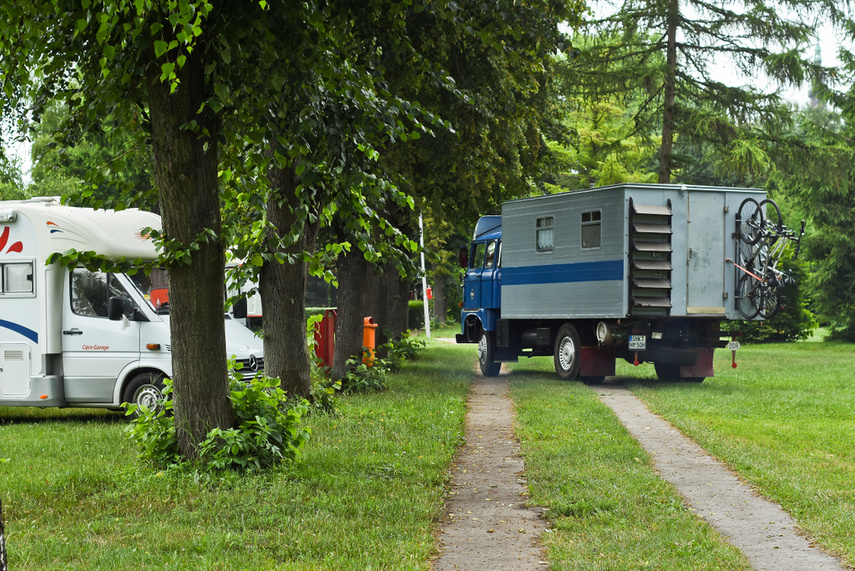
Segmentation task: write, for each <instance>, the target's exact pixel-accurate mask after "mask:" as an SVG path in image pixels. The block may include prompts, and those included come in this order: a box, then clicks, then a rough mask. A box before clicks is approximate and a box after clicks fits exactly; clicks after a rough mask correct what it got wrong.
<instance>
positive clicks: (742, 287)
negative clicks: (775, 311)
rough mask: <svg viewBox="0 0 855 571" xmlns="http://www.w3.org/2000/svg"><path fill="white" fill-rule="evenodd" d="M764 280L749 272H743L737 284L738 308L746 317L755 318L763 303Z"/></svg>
mask: <svg viewBox="0 0 855 571" xmlns="http://www.w3.org/2000/svg"><path fill="white" fill-rule="evenodd" d="M761 285H762V282H760V281H759V280H758V279H756V278H755V277H754V276H751V275H749V274H742V276H741V277H740V278H739V282H738V283H737V285H736V309H738V310H739V313H741V314H742V317H744V318H745V319H754V318H755V317H757V314H758V313H760V306H761V305H762V299H763V296H762V293H761V287H760V286H761Z"/></svg>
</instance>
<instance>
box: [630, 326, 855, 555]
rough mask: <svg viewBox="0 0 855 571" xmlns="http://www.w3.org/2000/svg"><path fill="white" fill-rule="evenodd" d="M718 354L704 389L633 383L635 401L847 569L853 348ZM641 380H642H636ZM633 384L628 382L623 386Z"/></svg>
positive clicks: (852, 503)
mask: <svg viewBox="0 0 855 571" xmlns="http://www.w3.org/2000/svg"><path fill="white" fill-rule="evenodd" d="M737 363H738V367H737V368H736V369H733V368H731V359H730V353H729V352H728V351H718V352H717V356H716V363H715V366H716V376H715V377H714V378H711V379H708V380H707V381H705V382H704V383H703V384H700V385H691V384H668V383H659V382H655V381H652V380H650V377H651V376H652V371H643V370H642V369H643V368H644V367H641V368H639V369H637V370H634V369H633V368H632V367H630V366H623V367H621V370H620V373H622V374H625V375H627V376H630V375H631V376H634V377H641V378H640V379H638V380H637V381H635V382H634V384H632V390H633V392H634V393H635V394H637V395H638V396H640V397H641V398H643V399H644V400H645V401H647V402H648V403H649V404H650V406H651V408H652V409H653V410H654V411H655V412H657V413H659V414H661V415H662V416H664V417H665V418H667V419H668V420H669V421H671V422H672V423H673V424H675V425H676V426H678V427H679V428H680V429H681V430H682V431H683V432H684V433H685V434H687V435H688V436H690V437H691V438H693V439H694V440H695V441H697V442H698V443H699V444H700V445H701V446H703V447H704V448H705V449H706V450H707V451H708V452H709V453H711V454H713V455H714V456H716V457H717V458H719V459H721V460H723V461H724V462H725V463H727V464H728V465H729V466H731V467H732V468H733V469H734V470H736V471H737V472H739V473H740V475H741V476H742V477H744V478H745V479H746V480H748V481H749V482H751V483H752V484H753V485H754V486H756V488H757V489H758V490H759V491H760V492H761V493H762V494H764V495H766V496H767V497H769V498H771V499H772V500H774V501H776V502H778V503H780V504H781V506H783V508H784V509H785V510H786V511H787V512H789V513H790V514H792V515H793V516H794V517H795V518H796V519H797V520H798V521H799V523H800V525H801V526H802V527H803V528H804V529H805V530H807V531H808V532H809V533H810V535H811V536H812V537H813V538H814V539H816V540H817V541H818V542H819V543H820V544H822V545H823V546H824V547H826V548H828V549H829V550H831V551H832V552H835V553H837V554H840V555H842V556H843V557H844V558H845V559H846V560H847V561H848V563H849V564H850V565H855V540H853V535H852V530H853V529H855V429H853V427H855V390H853V388H855V387H853V373H852V370H853V364H855V347H853V346H852V345H847V344H836V343H819V342H803V343H789V344H771V345H756V346H750V347H743V349H741V350H740V351H739V352H738V353H737ZM645 377H647V380H642V379H644V378H645ZM628 381H629V382H631V383H633V380H632V379H628Z"/></svg>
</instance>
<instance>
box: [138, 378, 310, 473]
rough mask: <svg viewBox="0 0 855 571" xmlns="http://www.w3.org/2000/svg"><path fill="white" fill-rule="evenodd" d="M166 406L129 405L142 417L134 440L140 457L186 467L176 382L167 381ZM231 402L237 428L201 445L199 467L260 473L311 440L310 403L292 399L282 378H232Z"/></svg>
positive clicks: (214, 432) (160, 464)
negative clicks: (307, 423) (175, 409)
mask: <svg viewBox="0 0 855 571" xmlns="http://www.w3.org/2000/svg"><path fill="white" fill-rule="evenodd" d="M165 385H166V389H165V390H164V395H165V399H164V401H163V406H162V407H161V408H160V409H159V410H157V411H152V410H148V409H146V408H142V409H139V408H138V407H137V406H136V405H130V406H128V414H129V415H132V414H134V413H137V412H138V413H139V417H138V418H136V419H135V420H133V421H132V422H131V424H130V425H129V426H128V432H129V434H130V435H131V438H132V439H133V440H134V441H136V442H137V443H138V444H139V445H140V446H141V448H142V452H141V453H140V457H141V458H142V459H144V460H150V461H151V462H153V463H154V465H155V466H158V467H161V468H167V467H170V466H178V465H181V464H183V463H184V460H183V459H182V458H181V455H180V454H179V450H178V439H177V438H176V436H175V423H174V417H173V415H172V411H173V404H172V398H171V396H172V382H171V381H170V380H167V381H166V382H165ZM229 399H230V400H231V402H232V405H233V407H234V411H235V422H236V426H234V427H232V428H228V429H220V428H214V429H212V430H211V431H210V432H208V434H207V437H206V438H205V440H204V441H203V442H200V443H199V462H198V464H199V467H201V468H203V469H207V470H224V469H237V470H258V469H262V468H265V467H267V466H271V465H273V464H276V463H277V462H281V461H282V460H294V459H295V458H296V457H297V455H298V454H299V451H300V448H301V447H302V446H303V444H305V442H306V440H307V439H308V437H309V431H308V429H306V428H304V427H302V426H301V425H302V418H303V416H304V415H305V414H306V413H307V411H308V408H309V403H308V401H306V400H305V399H301V400H299V401H296V402H294V401H289V400H288V395H287V394H286V393H285V391H283V390H282V389H281V388H280V387H279V379H275V378H270V377H265V376H262V377H256V378H253V379H252V380H250V381H249V382H247V381H245V380H244V379H243V377H242V376H241V375H240V374H234V375H233V376H232V378H231V392H230V395H229Z"/></svg>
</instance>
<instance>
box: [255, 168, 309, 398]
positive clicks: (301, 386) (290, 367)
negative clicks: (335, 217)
mask: <svg viewBox="0 0 855 571" xmlns="http://www.w3.org/2000/svg"><path fill="white" fill-rule="evenodd" d="M298 182H299V181H298V178H297V175H296V173H295V171H294V168H293V167H289V168H288V169H280V168H272V169H271V172H270V198H269V199H268V201H267V219H268V221H269V222H270V223H271V224H272V225H273V227H272V228H269V229H268V230H267V246H268V248H267V249H268V252H270V253H276V252H279V253H284V254H286V256H287V258H288V259H287V260H286V261H285V262H284V263H278V262H275V261H270V260H265V262H264V266H262V268H261V276H260V279H259V282H258V291H259V294H260V295H261V306H262V307H263V308H264V315H263V317H262V319H263V327H264V368H265V372H266V374H267V375H268V376H270V377H278V378H279V381H280V386H281V387H282V389H283V390H284V391H287V392H288V394H291V395H296V396H300V397H304V398H309V397H310V396H311V389H312V379H311V376H310V371H311V368H310V360H309V359H310V357H309V349H308V345H307V343H306V307H305V299H306V281H307V279H308V275H309V268H308V265H307V264H306V262H304V261H303V252H304V251H307V250H311V249H313V248H314V241H315V236H316V234H317V224H312V223H310V222H307V221H304V217H302V216H299V214H298V213H299V210H298V207H299V206H300V197H299V196H297V194H296V191H297V186H298ZM295 224H299V225H301V229H300V232H299V237H298V238H297V240H296V241H295V242H294V243H293V244H290V245H288V244H287V242H286V244H285V245H283V244H281V243H280V240H282V239H283V238H284V239H286V240H287V237H288V236H289V234H290V233H291V229H292V227H293V226H294V225H295Z"/></svg>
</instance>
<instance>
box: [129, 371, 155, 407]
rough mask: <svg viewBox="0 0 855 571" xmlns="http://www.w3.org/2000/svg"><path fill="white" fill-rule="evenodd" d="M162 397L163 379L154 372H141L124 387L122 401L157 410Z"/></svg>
mask: <svg viewBox="0 0 855 571" xmlns="http://www.w3.org/2000/svg"><path fill="white" fill-rule="evenodd" d="M162 399H163V379H162V376H161V375H159V374H155V373H141V374H139V375H137V376H136V377H134V378H133V379H131V381H130V382H129V383H128V386H127V387H125V394H124V401H125V402H127V403H131V404H135V405H137V406H139V407H140V408H142V407H145V408H147V409H149V410H154V411H156V410H159V408H160V407H161V406H162V404H161V402H160V401H161V400H162Z"/></svg>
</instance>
